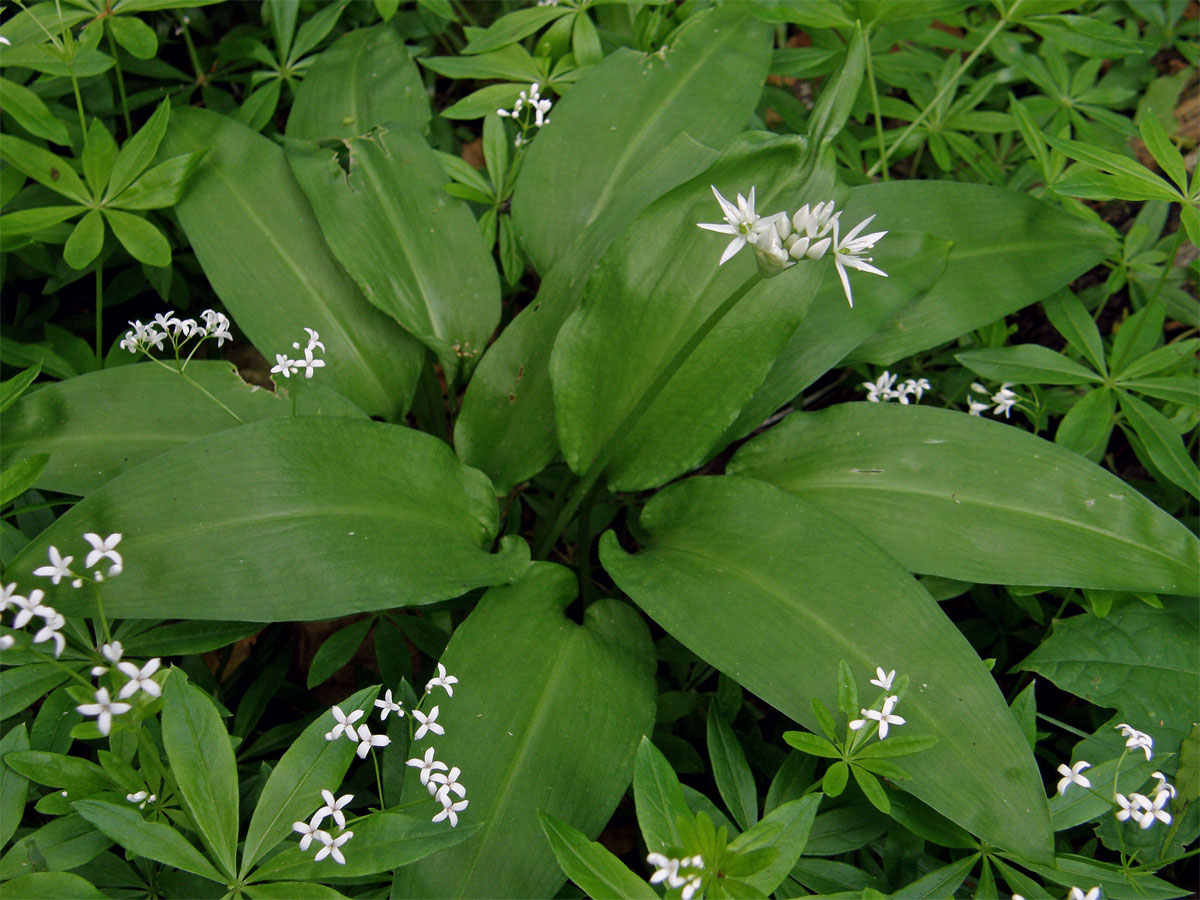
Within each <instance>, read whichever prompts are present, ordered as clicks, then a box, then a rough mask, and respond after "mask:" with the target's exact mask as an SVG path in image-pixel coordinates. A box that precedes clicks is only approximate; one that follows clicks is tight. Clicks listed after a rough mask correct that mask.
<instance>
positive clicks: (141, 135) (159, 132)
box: [104, 98, 171, 202]
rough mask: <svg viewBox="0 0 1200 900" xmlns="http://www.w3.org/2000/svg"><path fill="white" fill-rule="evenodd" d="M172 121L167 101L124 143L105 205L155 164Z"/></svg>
mask: <svg viewBox="0 0 1200 900" xmlns="http://www.w3.org/2000/svg"><path fill="white" fill-rule="evenodd" d="M170 121H171V101H170V98H164V99H163V101H162V103H160V104H159V105H158V108H157V109H156V110H155V111H154V114H153V115H151V116H150V118H149V119H147V120H146V124H145V125H143V126H142V127H141V128H139V129H138V131H137V133H136V134H134V135H133V137H131V138H130V139H129V140H127V141H126V142H125V146H124V147H122V148H121V152H120V153H118V154H117V158H116V160H114V162H113V166H112V176H111V177H110V179H109V182H108V190H107V191H105V192H104V200H105V202H107V201H109V200H111V199H113V198H114V197H118V196H120V194H121V191H123V190H125V188H127V187H129V185H131V184H133V181H134V179H135V178H137V177H138V176H139V175H141V174H142V172H144V171H145V170H146V167H147V166H149V165H150V163H151V162H152V161H153V160H154V155H155V154H156V153H158V145H159V144H161V143H162V139H163V135H165V134H166V133H167V125H168V123H169V122H170Z"/></svg>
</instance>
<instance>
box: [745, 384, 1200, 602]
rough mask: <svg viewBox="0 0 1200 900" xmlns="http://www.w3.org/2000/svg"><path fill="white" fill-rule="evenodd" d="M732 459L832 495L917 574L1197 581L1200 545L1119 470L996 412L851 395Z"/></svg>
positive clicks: (771, 477) (838, 508)
mask: <svg viewBox="0 0 1200 900" xmlns="http://www.w3.org/2000/svg"><path fill="white" fill-rule="evenodd" d="M727 471H728V472H729V473H731V474H739V475H747V476H750V477H752V478H758V479H760V480H762V481H768V482H770V483H771V484H774V485H777V486H779V487H781V488H783V489H784V490H787V491H790V492H791V493H794V494H796V495H797V496H800V497H803V498H804V499H806V500H809V501H811V502H813V503H815V504H817V505H819V506H822V507H824V508H825V509H827V510H829V511H830V512H832V513H835V514H836V515H837V516H838V517H840V518H843V519H845V520H847V521H848V522H850V523H852V524H853V525H854V526H855V527H856V528H858V529H859V530H860V531H861V532H862V533H863V534H865V535H867V536H869V537H870V538H871V539H873V540H874V541H876V542H878V543H879V545H880V546H882V547H883V548H884V549H885V550H887V551H888V553H889V554H891V556H892V557H893V558H894V559H896V560H898V561H900V562H901V563H902V564H903V565H904V566H905V567H907V568H908V569H909V571H911V572H920V573H923V574H930V575H942V576H944V577H946V578H957V579H959V580H962V581H981V582H987V583H992V584H1046V585H1069V586H1074V587H1090V588H1101V589H1108V590H1134V591H1163V592H1166V593H1180V592H1189V591H1194V590H1195V588H1196V584H1197V578H1198V577H1200V572H1198V569H1197V556H1198V554H1197V550H1198V549H1200V544H1198V543H1197V541H1196V538H1195V537H1193V536H1192V535H1191V534H1190V533H1189V532H1188V530H1187V529H1186V528H1185V527H1183V525H1181V524H1180V523H1179V522H1177V521H1176V520H1175V519H1173V518H1172V517H1171V516H1169V515H1167V514H1166V513H1165V512H1163V511H1162V510H1160V509H1159V508H1158V507H1156V506H1155V505H1154V504H1153V503H1151V502H1150V501H1149V500H1147V499H1146V498H1145V497H1143V496H1142V495H1141V494H1139V493H1137V491H1134V490H1133V489H1132V488H1130V487H1129V485H1127V484H1126V483H1125V482H1123V481H1121V480H1120V479H1119V478H1117V477H1115V476H1114V475H1111V474H1110V473H1108V472H1105V471H1104V470H1103V469H1101V468H1099V467H1098V466H1096V465H1095V464H1093V463H1090V462H1088V461H1087V460H1085V459H1083V458H1082V457H1080V456H1077V455H1076V454H1074V453H1072V452H1071V451H1069V450H1067V449H1065V448H1063V447H1059V446H1056V445H1054V444H1051V443H1049V442H1048V441H1044V440H1042V439H1041V438H1038V437H1034V436H1033V435H1031V434H1029V433H1028V432H1026V431H1021V430H1020V429H1018V428H1012V427H1010V426H1007V425H1004V424H1002V423H1000V422H989V421H985V420H983V419H980V418H975V417H973V416H968V415H965V414H964V413H959V412H955V411H953V410H947V409H934V408H931V407H923V406H889V405H887V404H876V403H845V404H841V405H839V406H834V407H830V408H829V409H824V410H821V411H820V412H817V413H802V414H795V415H792V416H790V417H789V418H788V419H787V420H785V421H784V422H781V423H780V425H779V426H778V427H777V428H774V429H772V430H771V431H770V432H768V433H767V434H764V435H761V436H760V437H758V438H755V439H754V440H753V441H751V442H750V443H748V444H746V445H745V446H744V447H743V448H742V449H741V450H739V451H738V452H737V454H736V455H735V456H734V457H733V459H732V460H731V461H730V464H729V467H728V469H727Z"/></svg>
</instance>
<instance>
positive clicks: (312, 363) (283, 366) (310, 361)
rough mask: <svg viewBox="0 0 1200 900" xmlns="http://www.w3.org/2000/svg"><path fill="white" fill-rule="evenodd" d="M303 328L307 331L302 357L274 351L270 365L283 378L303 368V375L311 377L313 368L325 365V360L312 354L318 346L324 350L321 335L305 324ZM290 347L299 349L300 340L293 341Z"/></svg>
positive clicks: (273, 371)
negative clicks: (289, 357)
mask: <svg viewBox="0 0 1200 900" xmlns="http://www.w3.org/2000/svg"><path fill="white" fill-rule="evenodd" d="M304 330H305V331H307V332H308V344H307V345H306V346H305V348H304V359H288V356H287V354H286V353H276V354H275V365H274V366H272V367H271V372H272V373H278V374H280V375H282V376H283V377H284V378H291V377H292V373H293V372H298V371H299V370H300V369H303V370H304V377H305V378H312V377H313V369H320V368H323V367H324V366H325V360H323V359H316V358H315V357H314V356H313V351H314V350H316V349H317V348H318V347H320V348H321V352H322V353H324V352H325V345H324V344H322V343H321V336H320V335H319V334H317V332H316V331H314V330H313V329H311V328H309V327H307V326H305V328H304ZM292 349H293V350H299V349H300V342H299V341H293V342H292Z"/></svg>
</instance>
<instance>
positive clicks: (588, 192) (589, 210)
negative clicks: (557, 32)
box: [513, 4, 771, 273]
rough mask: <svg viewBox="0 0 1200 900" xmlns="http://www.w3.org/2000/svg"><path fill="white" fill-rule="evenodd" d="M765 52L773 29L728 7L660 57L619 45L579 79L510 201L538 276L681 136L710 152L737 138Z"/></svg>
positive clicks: (689, 29)
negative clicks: (706, 146) (702, 145)
mask: <svg viewBox="0 0 1200 900" xmlns="http://www.w3.org/2000/svg"><path fill="white" fill-rule="evenodd" d="M770 54H771V29H770V27H769V26H767V25H766V24H765V23H763V22H760V21H759V20H757V19H755V18H754V17H753V16H751V15H750V10H749V9H746V8H744V7H740V6H738V5H736V4H734V5H731V6H729V7H726V8H724V9H720V10H714V11H712V12H708V13H705V14H700V15H697V16H693V17H692V18H690V19H689V20H688V22H687V24H686V25H685V26H684V27H683V28H682V29H681V30H680V32H679V33H678V35H677V36H676V38H675V40H674V42H673V43H672V44H671V45H670V46H668V47H667V48H666V49H665V50H663V51H660V52H659V53H649V54H646V53H638V52H636V51H634V50H628V49H625V48H621V49H619V50H617V51H616V52H615V53H613V54H611V55H609V56H608V57H607V58H606V59H605V60H604V62H602V63H600V64H599V65H597V66H595V68H593V69H591V70H590V71H589V72H588V73H587V75H585V76H584V77H583V78H582V79H580V81H579V83H578V84H576V85H575V86H574V87H572V88H571V91H570V93H569V94H567V95H566V96H565V97H563V98H562V99H561V100H560V101H559V102H558V103H556V104H555V106H554V110H553V112H552V114H551V118H552V119H553V122H552V125H551V127H547V128H545V129H543V130H542V131H540V132H539V133H538V135H537V139H536V140H535V141H534V142H533V144H532V145H531V146H530V148H529V155H528V156H527V157H526V160H525V164H524V167H523V168H522V170H521V178H520V180H519V181H518V182H517V188H516V192H515V193H514V194H513V224H514V225H515V226H516V229H517V232H518V234H519V235H520V236H521V245H522V247H523V248H524V250H525V252H526V253H527V254H528V255H529V258H530V259H531V260H532V261H533V264H534V266H535V267H536V268H537V270H538V271H539V272H543V273H544V272H547V271H548V270H549V269H550V267H551V266H552V265H553V264H554V263H555V262H556V261H557V260H558V259H560V258H561V257H562V256H563V254H564V253H565V252H566V251H567V249H568V248H569V247H570V245H571V243H572V241H574V240H575V239H576V238H577V237H578V236H579V235H580V234H582V233H583V231H584V230H585V229H586V228H587V227H588V225H590V224H591V223H592V222H594V221H595V220H596V218H597V217H598V216H599V215H600V213H601V212H602V211H603V210H604V208H605V206H607V205H608V204H609V203H610V202H612V200H613V199H614V198H615V197H616V196H617V195H619V194H620V193H621V192H622V190H623V189H624V188H625V187H626V186H627V182H629V181H630V180H631V178H632V177H633V176H634V175H635V173H637V172H638V171H639V170H640V169H642V168H643V167H644V166H645V165H646V163H648V162H649V161H650V160H651V159H653V158H654V156H655V155H656V154H657V153H658V151H659V150H660V149H661V148H662V147H665V146H666V145H667V144H668V143H670V142H671V141H672V140H673V139H674V138H675V137H676V136H677V135H678V134H679V133H680V132H687V133H688V134H690V135H691V136H692V137H693V138H695V139H696V140H697V141H700V142H701V143H703V144H709V145H711V146H716V147H720V146H722V145H724V144H725V143H726V142H728V141H729V140H730V138H732V137H733V136H734V135H735V134H737V133H738V132H739V131H740V130H741V129H742V127H743V125H744V124H745V121H746V115H747V113H748V112H749V110H751V109H752V108H753V106H754V104H755V103H757V102H758V97H759V94H760V93H761V91H762V83H763V81H764V79H765V78H766V74H767V65H768V63H769V61H770ZM685 177H686V176H685ZM681 180H682V179H677V180H673V181H669V182H667V183H666V184H664V185H663V186H662V188H661V189H660V190H659V191H657V193H662V191H664V190H666V189H668V188H670V187H672V186H674V185H675V184H678V183H679V181H681ZM656 195H657V194H655V195H651V197H648V198H647V200H650V199H653V196H656Z"/></svg>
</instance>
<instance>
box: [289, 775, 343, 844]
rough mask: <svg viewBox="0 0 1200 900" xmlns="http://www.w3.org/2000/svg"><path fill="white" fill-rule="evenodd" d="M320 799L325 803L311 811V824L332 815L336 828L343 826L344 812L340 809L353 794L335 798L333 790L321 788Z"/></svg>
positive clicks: (315, 823) (317, 823)
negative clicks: (313, 811)
mask: <svg viewBox="0 0 1200 900" xmlns="http://www.w3.org/2000/svg"><path fill="white" fill-rule="evenodd" d="M321 799H322V800H324V801H325V805H324V806H322V807H321V808H320V809H318V810H317V811H316V812H315V813H313V817H312V822H313V824H314V825H319V824H320V823H321V822H322V821H323V820H324V819H325V817H326V816H333V821H335V822H337V826H338V828H345V827H346V814H345V813H344V812H342V809H343V808H344V807H346V806H347V805H348V804H349V803H350V801H351V800H353V799H354V795H353V794H343V795H342V796H341V797H336V798H335V797H334V796H333V791H327V790H325V789H324V788H322V790H321ZM300 849H301V850H303V849H304V848H303V847H301V848H300Z"/></svg>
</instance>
